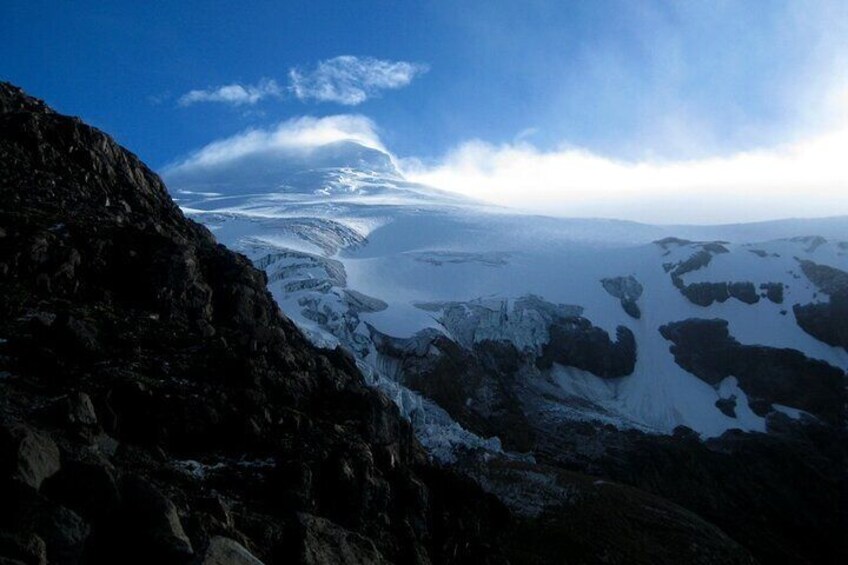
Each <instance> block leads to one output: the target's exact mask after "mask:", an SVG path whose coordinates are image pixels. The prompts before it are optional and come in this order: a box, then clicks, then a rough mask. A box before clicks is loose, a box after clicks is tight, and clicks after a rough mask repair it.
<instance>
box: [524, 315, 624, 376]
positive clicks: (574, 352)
mask: <svg viewBox="0 0 848 565" xmlns="http://www.w3.org/2000/svg"><path fill="white" fill-rule="evenodd" d="M550 334H551V338H550V341H549V342H548V344H547V345H545V347H544V349H543V350H542V355H541V356H540V357H539V359H538V360H537V362H536V364H537V365H538V366H539V367H542V368H548V367H550V366H551V365H552V364H553V363H559V364H561V365H568V366H571V367H577V368H578V369H583V370H584V371H589V372H591V373H593V374H595V375H597V376H599V377H605V378H610V377H623V376H625V375H629V374H631V373H632V372H633V368H634V367H635V366H636V337H635V336H634V335H633V332H632V331H631V330H630V329H629V328H626V327H624V326H618V328H617V330H616V340H615V341H612V340H611V339H610V337H609V334H608V333H607V332H605V331H604V330H602V329H600V328H598V327H595V326H593V325H592V324H591V322H589V321H588V320H586V319H585V318H575V319H571V320H562V321H559V322H557V323H555V324H553V325H552V326H551V328H550Z"/></svg>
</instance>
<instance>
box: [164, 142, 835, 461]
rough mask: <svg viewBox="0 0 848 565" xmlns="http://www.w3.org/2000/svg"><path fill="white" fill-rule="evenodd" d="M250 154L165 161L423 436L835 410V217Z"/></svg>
mask: <svg viewBox="0 0 848 565" xmlns="http://www.w3.org/2000/svg"><path fill="white" fill-rule="evenodd" d="M249 159H250V161H249V162H235V163H234V162H229V163H227V164H224V165H222V166H220V167H218V168H216V169H215V170H214V171H213V173H212V174H210V173H209V171H208V170H205V172H204V173H203V174H202V175H200V174H194V173H193V172H192V171H181V170H179V169H176V170H173V171H171V172H170V173H169V174H167V175H166V180H167V181H168V184H169V186H170V187H171V190H172V191H173V193H174V197H175V199H176V200H177V201H178V202H179V203H180V205H181V206H182V207H183V209H184V210H185V211H186V212H187V213H189V214H190V215H192V216H193V217H194V218H195V219H197V220H198V221H201V222H203V223H205V224H206V225H207V226H208V227H209V228H210V229H212V230H213V231H214V233H215V235H216V236H217V237H218V239H219V240H220V241H221V242H223V243H225V244H227V245H228V246H230V247H231V248H234V249H236V250H238V251H241V252H243V253H245V254H246V255H248V256H249V257H250V258H251V259H252V260H253V261H254V262H255V263H256V264H257V265H258V266H259V267H261V268H263V269H265V270H266V271H267V273H268V276H269V288H270V289H271V291H272V292H273V294H274V296H275V297H276V299H277V300H278V301H279V303H280V305H281V307H282V308H283V310H284V311H285V312H286V313H287V314H288V315H289V316H290V317H291V318H292V319H294V320H295V322H296V323H298V324H299V325H300V326H301V327H302V328H303V329H304V330H305V331H306V332H307V333H308V335H310V336H311V339H313V340H314V341H315V342H316V343H319V344H322V345H326V346H334V345H337V344H341V345H342V346H344V347H346V348H348V349H350V350H351V351H352V352H353V353H354V355H355V356H356V358H357V361H358V362H359V364H360V366H361V368H362V369H363V370H364V372H365V373H366V374H368V375H370V378H371V379H372V381H373V382H374V383H375V384H376V385H378V386H381V387H382V388H383V389H384V390H386V391H387V392H388V393H389V394H390V395H391V396H392V397H393V398H395V400H396V401H397V403H398V404H399V405H400V406H401V408H402V409H403V411H404V412H405V413H406V414H407V415H409V416H410V418H411V419H412V420H413V422H414V423H415V424H416V426H417V429H418V431H419V435H420V436H421V437H422V439H424V441H425V443H428V444H429V445H430V446H431V448H432V449H433V450H434V451H435V452H436V454H437V455H440V456H444V457H449V453H448V451H449V448H450V446H451V445H453V444H454V443H455V442H460V443H472V444H479V445H482V446H486V447H488V448H492V449H498V447H499V445H500V443H499V440H497V439H494V438H495V437H501V439H504V437H505V436H508V437H509V438H510V439H507V440H505V441H506V442H507V443H509V446H510V447H512V448H515V449H522V448H524V447H526V445H525V443H526V442H523V440H522V439H521V437H523V436H521V434H516V432H515V430H517V429H522V430H525V429H526V430H527V433H529V434H530V435H535V436H538V434H539V433H540V430H541V433H544V429H546V426H548V425H549V424H550V423H551V422H556V421H561V420H574V419H576V420H583V421H598V422H603V423H611V424H613V425H615V426H618V427H635V428H638V429H642V430H646V431H653V432H658V433H668V432H671V431H672V430H673V429H674V428H675V427H676V426H679V425H685V426H688V427H690V428H693V429H695V430H696V431H698V432H700V433H702V434H703V435H705V436H714V435H718V434H721V433H722V432H724V431H725V430H727V429H730V428H741V429H745V430H765V427H766V417H767V416H768V414H769V413H773V412H776V411H780V412H783V413H786V414H789V415H791V416H792V417H799V416H800V415H801V414H803V413H810V414H813V415H814V416H815V417H818V418H821V419H830V420H831V421H833V420H834V419H837V420H841V419H842V418H843V417H844V412H843V410H844V405H842V406H840V404H839V403H840V402H843V401H844V386H845V383H844V373H843V372H844V371H845V369H846V368H848V353H846V345H845V342H844V340H845V339H846V334H845V330H844V327H842V326H840V325H839V324H840V323H842V324H843V325H844V322H839V319H840V318H839V312H841V310H839V308H842V307H843V306H840V304H841V302H840V301H841V300H842V298H841V295H839V292H838V291H834V290H833V289H830V292H828V291H827V290H828V289H825V288H823V287H824V286H826V284H825V283H824V282H823V279H827V280H830V279H828V276H830V275H832V274H833V273H831V272H830V271H827V272H825V275H822V276H816V274H815V272H816V269H819V270H821V269H825V271H826V268H827V267H832V268H834V269H836V270H837V271H834V272H836V273H838V272H841V271H846V270H848V243H846V242H845V241H841V240H840V239H839V234H841V233H844V234H845V236H844V239H846V240H848V218H842V219H829V220H822V221H820V222H816V221H803V222H801V221H786V222H782V223H781V222H771V223H765V224H750V225H743V226H739V225H736V226H724V227H722V226H710V227H693V226H681V227H662V226H648V225H642V224H636V223H632V222H622V221H614V220H578V219H556V218H548V217H542V216H528V215H521V214H516V213H513V212H510V211H507V210H504V209H501V208H495V207H491V206H487V205H483V204H480V203H477V202H473V201H469V200H466V199H464V198H461V197H457V196H454V195H450V194H447V193H444V192H441V191H438V190H435V189H431V188H429V187H425V186H421V185H416V184H413V183H409V182H407V181H405V180H404V179H403V176H402V175H401V174H400V172H399V171H398V170H397V169H396V168H395V166H394V164H393V163H392V161H391V158H390V157H389V156H388V155H386V154H384V153H382V152H380V151H379V150H377V149H372V148H366V147H362V146H360V145H357V144H355V143H353V142H343V143H336V144H332V145H330V146H325V147H322V148H319V149H316V150H312V151H311V152H306V153H302V154H297V155H291V154H288V155H280V154H266V155H260V156H255V155H254V156H251V157H250V158H249ZM818 228H821V229H818ZM799 230H803V231H799ZM821 234H824V235H825V236H827V237H826V238H822V237H807V236H818V235H821ZM683 237H685V238H686V239H678V238H683ZM828 273H829V274H830V275H828ZM831 278H832V277H831ZM837 295H838V296H837ZM816 304H818V305H819V306H818V307H816V306H810V307H808V308H807V310H805V309H804V308H805V305H816ZM799 308H800V310H799ZM796 312H799V316H801V317H802V318H804V319H803V320H796ZM698 319H700V320H713V319H720V320H724V321H726V331H725V330H723V329H722V328H723V327H724V326H721V327H719V326H718V325H715V324H713V325H709V324H700V325H698V324H697V323H695V322H694V321H695V320H698ZM799 321H800V322H801V323H800V325H799ZM675 324H677V325H675ZM834 324H835V325H834ZM719 325H720V324H719ZM802 325H804V326H805V327H804V328H802ZM822 326H826V328H825V329H821V327H822ZM722 332H724V333H722ZM840 332H842V333H840ZM725 334H726V335H725ZM834 336H835V337H834ZM840 340H843V341H840ZM493 344H494V345H493ZM493 347H496V348H497V353H494V352H493V349H492V348H493ZM505 347H506V348H505ZM785 348H789V349H793V350H797V352H798V353H797V354H793V355H788V354H786V353H785V352H784V353H781V350H783V349H785ZM787 355H788V356H787ZM773 375H777V376H773ZM410 389H414V390H410ZM415 391H418V392H415ZM827 396H830V397H831V400H830V401H828V399H827V398H824V397H827ZM434 401H436V402H434ZM457 421H459V422H461V423H462V425H461V426H460V425H459V424H457V423H456V422H457ZM516 422H517V423H516ZM513 423H515V425H513ZM465 428H468V429H472V430H473V431H474V432H476V435H475V434H472V433H470V432H469V431H467V430H466V429H465ZM507 428H509V429H507ZM478 436H484V437H487V438H490V439H487V440H482V439H480V438H479V437H478ZM519 436H521V437H519ZM440 450H441V451H440Z"/></svg>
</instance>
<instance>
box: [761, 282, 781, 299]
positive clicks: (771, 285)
mask: <svg viewBox="0 0 848 565" xmlns="http://www.w3.org/2000/svg"><path fill="white" fill-rule="evenodd" d="M760 290H762V291H764V292H765V297H766V298H768V299H769V300H771V301H772V302H774V303H775V304H783V283H776V282H767V283H763V284H761V285H760Z"/></svg>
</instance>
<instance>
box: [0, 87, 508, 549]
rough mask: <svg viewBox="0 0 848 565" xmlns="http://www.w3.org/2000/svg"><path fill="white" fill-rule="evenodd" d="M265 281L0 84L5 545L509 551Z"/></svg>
mask: <svg viewBox="0 0 848 565" xmlns="http://www.w3.org/2000/svg"><path fill="white" fill-rule="evenodd" d="M265 283H266V281H265V277H264V275H263V274H262V273H261V272H260V271H257V270H256V269H254V268H253V267H252V266H251V265H250V264H249V262H248V261H247V260H246V259H245V258H244V257H241V256H239V255H236V254H234V253H231V252H229V251H228V250H226V249H225V248H223V247H222V246H220V245H218V244H216V242H215V241H214V239H213V237H212V236H211V235H210V233H209V232H208V231H207V230H206V229H205V228H202V227H201V226H199V225H197V224H195V223H193V222H190V221H187V220H186V219H185V218H184V217H183V215H182V213H181V212H180V210H179V209H178V208H177V207H176V205H175V204H174V203H173V202H172V201H171V199H170V198H169V197H168V195H167V193H166V190H165V187H164V186H163V185H162V183H161V181H160V180H159V179H158V177H157V176H156V175H155V174H153V173H152V172H151V171H150V170H149V169H147V167H145V166H144V165H143V164H142V163H141V162H140V161H139V160H138V159H137V158H136V157H134V156H133V155H132V154H130V153H128V152H127V151H125V150H124V149H122V148H121V147H119V146H118V145H117V144H116V143H115V142H114V141H113V140H111V139H110V138H109V137H107V136H106V135H104V134H103V133H101V132H99V131H98V130H96V129H94V128H91V127H89V126H86V125H85V124H83V123H82V122H80V121H79V120H77V119H73V118H69V117H65V116H61V115H59V114H56V113H54V112H53V111H51V110H50V109H49V108H47V107H46V106H45V105H44V104H43V103H41V102H40V101H38V100H35V99H33V98H30V97H27V96H26V95H24V94H23V93H22V92H21V91H20V90H18V89H16V88H15V87H12V86H10V85H7V84H0V467H2V468H0V501H2V504H0V561H1V562H2V563H4V564H11V563H15V564H18V563H44V562H45V559H47V560H49V561H50V562H51V563H76V562H87V563H151V562H159V563H188V562H193V561H197V562H202V563H251V562H254V561H252V560H253V559H255V558H259V559H262V560H264V561H267V562H304V563H343V562H345V563H352V562H373V563H380V562H388V561H391V562H398V563H449V562H502V561H503V560H504V557H503V550H502V548H500V547H498V546H499V540H500V538H501V536H502V535H503V530H502V528H503V527H504V526H505V524H507V521H508V519H509V516H508V514H507V513H506V511H505V510H504V509H503V507H502V506H500V505H499V504H497V502H496V501H494V499H492V498H491V497H489V496H487V495H484V494H483V493H482V492H481V491H480V490H479V489H477V488H475V487H474V485H473V483H471V482H470V481H468V480H467V479H460V478H458V477H457V476H454V475H452V474H451V473H448V472H444V471H439V470H437V469H434V468H431V467H429V466H428V465H427V463H426V460H425V457H424V454H423V453H422V451H421V449H420V447H419V446H418V445H417V443H416V442H415V440H414V439H413V437H412V435H411V433H410V429H409V426H408V425H407V424H406V423H405V422H404V421H403V420H402V419H401V418H400V417H399V416H398V414H397V411H396V410H395V408H394V406H393V405H392V404H391V403H390V402H389V401H388V400H386V399H385V398H384V397H382V396H380V395H379V394H377V393H375V392H373V391H372V390H370V389H368V388H366V387H365V386H364V384H363V382H362V379H361V376H360V375H359V373H358V372H357V371H356V369H355V367H354V366H353V363H352V362H351V360H350V359H349V358H348V357H347V356H346V355H345V354H343V353H342V352H341V351H318V350H316V349H315V348H314V347H312V346H311V345H309V344H308V343H307V341H306V340H305V339H304V338H303V336H302V335H301V334H300V333H299V332H298V331H297V329H296V328H295V327H294V326H293V325H292V324H291V323H290V322H289V321H288V320H287V319H286V318H285V317H284V316H282V315H281V313H280V312H279V309H278V308H277V307H276V305H275V304H274V302H273V300H272V299H271V297H270V295H269V294H268V293H267V291H266V290H265ZM251 554H252V555H253V556H255V557H251Z"/></svg>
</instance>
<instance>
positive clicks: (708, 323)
mask: <svg viewBox="0 0 848 565" xmlns="http://www.w3.org/2000/svg"><path fill="white" fill-rule="evenodd" d="M727 326H728V324H727V321H725V320H718V319H716V320H701V319H690V320H684V321H681V322H673V323H671V324H667V325H665V326H662V327H661V328H660V333H661V334H662V335H663V337H665V338H666V339H667V340H669V341H671V342H672V343H673V345H672V346H671V352H672V353H673V354H674V358H675V361H677V364H678V365H680V366H681V367H683V368H684V369H686V370H687V371H689V372H690V373H692V374H694V375H696V376H697V377H699V378H700V379H702V380H703V381H705V382H707V383H709V384H711V385H713V386H716V385H718V384H719V383H720V382H721V381H722V379H724V378H725V377H729V376H735V377H736V378H737V379H738V380H739V386H740V388H741V389H742V390H743V391H745V393H746V394H747V395H748V397H749V400H750V401H757V400H760V401H764V402H765V403H766V404H771V403H775V402H776V403H779V404H785V405H788V406H793V407H797V408H801V409H802V410H806V411H808V412H811V413H813V414H815V415H817V416H818V417H820V418H822V419H823V420H825V421H826V422H829V423H831V424H837V425H838V424H840V423H841V422H843V421H844V418H845V373H844V372H843V371H842V370H840V369H838V368H836V367H833V366H831V365H829V364H827V363H825V362H823V361H818V360H815V359H809V358H808V357H806V356H805V355H804V354H803V353H801V352H799V351H796V350H794V349H777V348H773V347H764V346H758V345H742V344H740V343H739V342H738V341H736V340H735V339H734V338H733V337H732V336H731V335H730V332H729V330H728V327H727ZM753 407H754V405H753V402H752V408H753Z"/></svg>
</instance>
